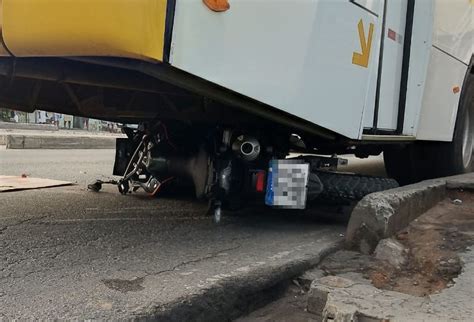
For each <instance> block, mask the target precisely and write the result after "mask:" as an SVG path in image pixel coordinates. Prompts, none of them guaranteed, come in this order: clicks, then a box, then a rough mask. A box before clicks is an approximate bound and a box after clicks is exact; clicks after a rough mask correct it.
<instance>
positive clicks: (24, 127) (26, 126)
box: [0, 122, 59, 131]
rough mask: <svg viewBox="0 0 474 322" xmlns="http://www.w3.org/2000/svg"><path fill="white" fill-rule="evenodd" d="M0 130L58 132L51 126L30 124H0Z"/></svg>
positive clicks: (56, 128)
mask: <svg viewBox="0 0 474 322" xmlns="http://www.w3.org/2000/svg"><path fill="white" fill-rule="evenodd" d="M0 129H3V130H33V131H38V130H40V131H58V130H59V129H58V127H57V126H55V125H52V124H32V123H10V122H0Z"/></svg>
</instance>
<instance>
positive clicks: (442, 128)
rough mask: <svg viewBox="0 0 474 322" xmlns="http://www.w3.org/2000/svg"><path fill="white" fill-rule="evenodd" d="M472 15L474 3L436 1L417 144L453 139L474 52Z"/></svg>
mask: <svg viewBox="0 0 474 322" xmlns="http://www.w3.org/2000/svg"><path fill="white" fill-rule="evenodd" d="M473 11H474V2H473V1H466V0H450V1H447V0H436V1H435V11H434V28H433V46H432V49H431V58H430V62H429V65H428V75H427V78H426V87H425V91H424V94H423V103H422V107H421V112H420V118H419V124H418V131H417V135H416V136H417V139H418V140H430V141H446V142H449V141H452V139H453V133H454V126H455V123H456V116H457V110H458V104H459V99H460V96H461V93H462V85H463V82H464V78H465V76H466V72H467V68H468V64H469V61H470V59H471V56H472V53H473V48H474V41H473V40H474V23H472V17H473V14H474V12H473Z"/></svg>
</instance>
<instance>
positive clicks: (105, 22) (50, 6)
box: [1, 0, 167, 60]
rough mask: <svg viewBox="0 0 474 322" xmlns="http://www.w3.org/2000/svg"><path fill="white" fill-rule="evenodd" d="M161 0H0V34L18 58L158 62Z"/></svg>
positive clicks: (161, 33) (163, 9)
mask: <svg viewBox="0 0 474 322" xmlns="http://www.w3.org/2000/svg"><path fill="white" fill-rule="evenodd" d="M166 3H167V1H166V0H3V3H2V16H3V19H2V26H1V29H2V34H3V39H4V41H5V44H6V46H7V47H8V49H9V50H10V51H11V52H12V53H13V54H14V55H15V56H19V57H31V56H34V57H40V56H113V57H128V58H139V59H151V60H162V59H163V48H164V33H165V20H166Z"/></svg>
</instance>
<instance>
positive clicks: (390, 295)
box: [307, 251, 474, 322]
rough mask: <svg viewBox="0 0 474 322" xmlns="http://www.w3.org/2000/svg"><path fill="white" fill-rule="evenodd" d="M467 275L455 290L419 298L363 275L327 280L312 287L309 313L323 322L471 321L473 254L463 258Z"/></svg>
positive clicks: (457, 282) (473, 252) (473, 272)
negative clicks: (376, 283)
mask: <svg viewBox="0 0 474 322" xmlns="http://www.w3.org/2000/svg"><path fill="white" fill-rule="evenodd" d="M462 259H463V262H464V271H463V273H462V274H461V275H460V276H459V277H458V278H457V279H456V283H455V285H454V286H453V287H451V288H448V289H446V290H444V291H443V292H441V293H439V294H434V295H431V296H428V297H418V296H412V295H408V294H403V293H399V292H394V291H387V290H380V289H378V288H376V287H374V286H372V285H371V283H370V281H369V280H366V279H364V278H362V275H361V274H358V273H353V274H354V277H353V279H349V278H347V277H341V276H326V277H322V278H319V279H317V280H315V281H313V283H312V284H311V287H310V291H309V293H308V302H307V310H308V311H309V312H310V313H313V314H315V315H316V316H317V317H318V318H319V319H321V320H322V321H335V322H338V321H341V322H343V321H447V320H458V321H469V320H470V317H472V316H474V303H473V301H472V290H473V289H474V278H473V276H474V251H469V252H467V253H465V254H462Z"/></svg>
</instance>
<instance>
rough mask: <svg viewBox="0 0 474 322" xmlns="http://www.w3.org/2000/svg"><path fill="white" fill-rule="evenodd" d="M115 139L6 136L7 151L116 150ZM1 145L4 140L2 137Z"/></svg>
mask: <svg viewBox="0 0 474 322" xmlns="http://www.w3.org/2000/svg"><path fill="white" fill-rule="evenodd" d="M115 139H116V138H115V137H86V136H46V135H45V136H40V135H38V136H33V135H4V136H3V141H4V144H5V145H6V148H7V149H115ZM0 144H2V139H1V136H0Z"/></svg>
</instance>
